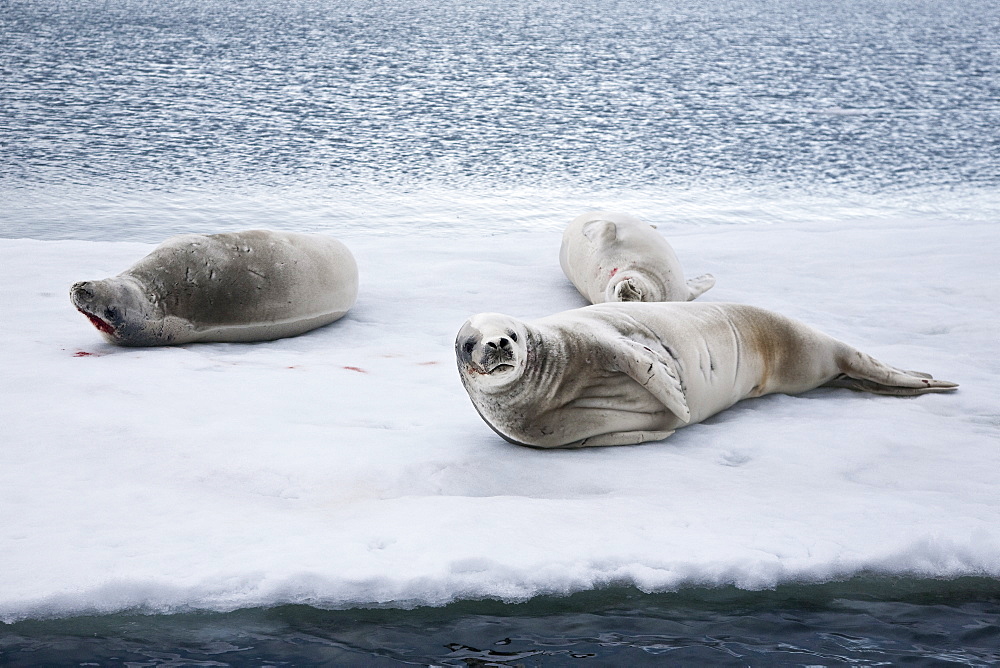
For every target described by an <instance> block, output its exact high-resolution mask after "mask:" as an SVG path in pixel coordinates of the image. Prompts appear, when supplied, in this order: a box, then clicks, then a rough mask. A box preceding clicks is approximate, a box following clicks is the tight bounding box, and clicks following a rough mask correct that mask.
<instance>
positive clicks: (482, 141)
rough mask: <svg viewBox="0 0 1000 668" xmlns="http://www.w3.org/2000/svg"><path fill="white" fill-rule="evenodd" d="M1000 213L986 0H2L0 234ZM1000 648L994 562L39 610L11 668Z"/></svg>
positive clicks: (76, 235) (928, 657)
mask: <svg viewBox="0 0 1000 668" xmlns="http://www.w3.org/2000/svg"><path fill="white" fill-rule="evenodd" d="M593 206H607V207H613V208H618V209H623V210H628V211H632V212H633V213H637V214H639V215H643V216H644V217H646V218H647V219H649V220H651V221H653V222H663V221H667V222H670V223H672V224H675V225H740V224H747V223H761V222H765V223H767V222H795V223H801V224H803V225H808V224H809V223H810V222H811V221H816V220H839V221H844V224H845V225H849V224H850V222H851V221H852V220H858V219H866V220H871V219H878V218H880V217H892V218H895V219H898V218H899V217H900V216H912V217H914V218H920V219H924V220H933V219H934V218H935V217H937V216H941V215H947V216H949V217H950V218H952V219H954V218H959V219H961V218H967V219H970V220H992V221H996V220H997V219H998V218H1000V3H997V2H995V0H965V1H963V2H961V3H955V2H948V1H944V0H883V1H875V0H838V1H832V0H817V1H815V2H808V3H806V2H796V1H793V0H786V1H782V0H746V1H736V0H700V1H699V0H689V1H684V2H680V1H655V0H649V1H645V2H640V1H626V0H618V1H615V0H602V1H601V2H597V1H596V0H575V1H573V0H532V1H527V0H506V1H504V2H494V1H483V0H463V1H461V2H459V1H455V0H435V1H430V0H246V1H237V0H155V1H154V0H73V1H69V0H67V1H60V0H0V237H7V238H16V237H30V238H36V239H90V240H138V241H147V242H157V241H160V240H162V239H163V238H164V237H166V236H169V235H171V234H176V233H180V232H190V231H197V232H205V231H224V230H230V229H239V228H245V227H256V226H268V227H274V228H284V229H302V230H320V231H327V232H331V233H335V234H344V235H350V234H380V235H385V236H386V237H389V238H397V237H401V236H405V235H413V234H421V235H439V236H442V237H446V236H447V235H450V234H476V235H485V234H495V233H497V232H502V231H504V230H512V229H515V230H549V231H552V232H556V231H558V230H560V229H561V227H562V226H563V225H564V224H565V223H566V222H567V221H568V220H569V219H570V218H572V217H573V216H575V215H576V214H578V213H579V212H581V211H582V210H584V209H585V208H587V207H593ZM665 661H667V662H669V661H674V662H676V663H678V664H681V665H849V664H857V665H888V664H895V663H907V664H911V665H953V664H954V665H967V666H986V665H994V664H997V663H1000V585H998V583H997V581H995V580H989V579H963V580H957V581H937V580H889V579H885V578H880V577H878V576H875V575H872V576H866V577H862V578H858V579H855V580H852V581H850V582H846V583H829V584H826V585H794V584H789V585H783V586H780V587H778V588H777V589H776V590H774V591H769V592H744V591H740V590H736V589H724V590H715V589H692V590H685V591H682V592H673V593H670V592H667V593H661V594H648V593H642V592H639V591H636V590H633V589H616V588H609V589H606V590H601V591H595V592H581V593H579V594H575V595H573V596H569V597H551V598H540V599H535V600H532V601H529V602H527V603H523V604H517V605H514V604H504V603H501V602H496V601H469V602H462V603H456V604H453V605H449V606H447V607H444V608H421V609H416V610H392V609H378V610H346V611H327V610H319V609H316V608H310V607H304V606H303V607H296V606H285V607H277V608H271V609H256V610H243V611H236V612H232V613H226V614H201V613H197V612H195V611H192V612H191V613H190V614H178V615H170V616H150V615H140V614H135V615H129V614H117V615H109V616H98V617H85V618H72V619H56V620H49V619H47V620H26V621H22V622H18V623H16V624H12V625H6V626H0V664H3V665H25V666H27V665H71V664H76V665H88V664H89V665H122V664H128V665H136V666H140V665H141V666H149V665H278V664H284V665H311V664H320V663H326V664H328V665H342V664H361V665H396V664H406V663H412V664H417V665H467V666H488V665H583V666H588V665H608V664H616V665H636V664H642V663H647V664H657V665H660V664H662V663H663V662H665Z"/></svg>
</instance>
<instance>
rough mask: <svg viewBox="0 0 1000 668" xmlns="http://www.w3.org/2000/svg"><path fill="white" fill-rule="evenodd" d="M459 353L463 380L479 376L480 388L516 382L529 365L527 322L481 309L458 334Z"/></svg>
mask: <svg viewBox="0 0 1000 668" xmlns="http://www.w3.org/2000/svg"><path fill="white" fill-rule="evenodd" d="M455 357H456V359H457V360H458V369H459V372H460V373H461V374H462V380H463V381H466V379H467V378H468V377H470V376H475V377H476V386H477V387H478V388H479V389H480V390H483V391H486V392H491V391H498V390H501V389H503V388H505V387H507V386H509V385H510V384H511V383H514V382H516V381H517V380H518V379H519V378H520V377H521V376H522V375H523V374H524V370H525V368H526V366H527V360H528V333H527V331H526V330H525V327H524V323H522V322H521V321H520V320H517V319H516V318H511V317H509V316H505V315H501V314H499V313H480V314H479V315H477V316H475V317H473V318H471V319H469V320H468V321H466V323H465V324H464V325H462V328H461V329H460V330H459V332H458V335H457V336H456V337H455ZM466 384H468V383H467V382H466Z"/></svg>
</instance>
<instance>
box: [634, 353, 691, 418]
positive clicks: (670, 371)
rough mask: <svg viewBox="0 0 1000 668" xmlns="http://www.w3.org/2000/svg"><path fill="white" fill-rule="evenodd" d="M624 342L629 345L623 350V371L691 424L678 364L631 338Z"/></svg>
mask: <svg viewBox="0 0 1000 668" xmlns="http://www.w3.org/2000/svg"><path fill="white" fill-rule="evenodd" d="M623 343H625V344H627V346H626V349H625V350H624V351H622V355H621V356H622V357H624V362H625V364H624V365H623V368H621V369H620V370H621V371H623V372H625V373H626V374H628V375H629V377H631V378H632V379H633V380H634V381H636V382H637V383H639V384H640V385H642V386H643V387H644V388H646V389H647V390H648V391H649V392H650V394H652V395H653V396H654V397H656V399H657V400H658V401H659V402H660V403H662V404H663V405H664V406H665V407H666V408H667V410H669V411H670V412H671V413H673V414H674V415H676V416H677V418H678V419H680V421H681V422H683V423H685V424H687V423H688V422H690V421H691V410H690V409H689V408H688V404H687V397H686V396H685V394H684V385H683V384H682V383H681V377H680V373H678V371H677V363H676V362H675V361H674V360H673V359H668V358H666V357H664V356H663V355H660V354H659V353H656V352H654V351H653V350H652V349H651V348H648V347H646V346H644V345H642V344H640V343H637V342H635V341H632V340H631V339H624V340H623Z"/></svg>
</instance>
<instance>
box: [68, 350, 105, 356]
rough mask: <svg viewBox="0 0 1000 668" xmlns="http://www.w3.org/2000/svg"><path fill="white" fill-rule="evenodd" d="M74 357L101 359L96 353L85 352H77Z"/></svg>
mask: <svg viewBox="0 0 1000 668" xmlns="http://www.w3.org/2000/svg"><path fill="white" fill-rule="evenodd" d="M73 357H99V355H96V354H94V353H88V352H86V351H83V350H77V351H76V352H75V353H73Z"/></svg>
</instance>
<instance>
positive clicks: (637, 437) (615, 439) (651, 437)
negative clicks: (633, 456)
mask: <svg viewBox="0 0 1000 668" xmlns="http://www.w3.org/2000/svg"><path fill="white" fill-rule="evenodd" d="M673 433H674V430H673V429H671V430H670V431H618V432H611V433H608V434H599V435H597V436H591V437H590V438H585V439H583V440H582V441H577V442H576V443H570V444H569V445H567V446H566V447H567V448H591V447H601V446H605V445H638V444H639V443H646V442H647V441H662V440H663V439H665V438H667V437H668V436H670V435H671V434H673Z"/></svg>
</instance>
